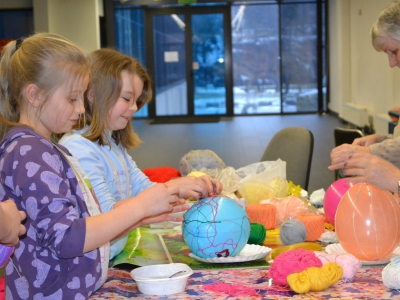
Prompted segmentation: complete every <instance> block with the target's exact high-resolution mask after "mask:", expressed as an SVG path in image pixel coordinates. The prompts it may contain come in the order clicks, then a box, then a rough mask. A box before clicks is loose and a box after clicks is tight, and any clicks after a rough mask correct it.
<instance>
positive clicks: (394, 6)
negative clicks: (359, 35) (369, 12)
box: [371, 0, 400, 51]
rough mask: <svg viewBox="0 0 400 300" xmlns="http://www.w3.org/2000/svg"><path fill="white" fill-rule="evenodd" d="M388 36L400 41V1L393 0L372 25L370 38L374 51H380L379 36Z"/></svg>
mask: <svg viewBox="0 0 400 300" xmlns="http://www.w3.org/2000/svg"><path fill="white" fill-rule="evenodd" d="M386 36H390V37H391V38H393V39H395V40H398V41H400V1H399V0H395V1H393V3H391V4H390V5H389V6H388V7H386V8H385V9H384V10H383V11H382V12H381V13H380V14H379V16H378V19H377V20H376V21H375V23H374V24H373V25H372V28H371V39H372V46H374V48H375V50H376V51H382V49H381V46H382V43H381V38H382V37H386Z"/></svg>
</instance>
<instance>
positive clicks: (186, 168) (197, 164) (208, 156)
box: [179, 150, 226, 176]
mask: <svg viewBox="0 0 400 300" xmlns="http://www.w3.org/2000/svg"><path fill="white" fill-rule="evenodd" d="M224 168H226V165H225V163H224V162H223V161H222V159H221V158H219V156H218V155H217V154H216V153H215V152H214V151H211V150H191V151H189V152H188V153H187V154H185V155H184V156H183V157H182V158H181V161H180V163H179V172H180V173H181V176H186V175H187V174H189V173H190V172H191V171H193V170H197V171H200V170H202V169H211V170H213V169H218V170H220V169H224Z"/></svg>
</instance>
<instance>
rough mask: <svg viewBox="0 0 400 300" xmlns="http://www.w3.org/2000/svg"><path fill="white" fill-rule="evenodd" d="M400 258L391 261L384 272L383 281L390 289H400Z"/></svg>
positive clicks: (396, 257)
mask: <svg viewBox="0 0 400 300" xmlns="http://www.w3.org/2000/svg"><path fill="white" fill-rule="evenodd" d="M399 271H400V256H395V257H393V258H391V259H390V263H389V264H388V265H387V266H385V267H384V268H383V270H382V281H383V284H384V285H385V286H387V287H388V288H390V289H395V290H398V289H400V272H399Z"/></svg>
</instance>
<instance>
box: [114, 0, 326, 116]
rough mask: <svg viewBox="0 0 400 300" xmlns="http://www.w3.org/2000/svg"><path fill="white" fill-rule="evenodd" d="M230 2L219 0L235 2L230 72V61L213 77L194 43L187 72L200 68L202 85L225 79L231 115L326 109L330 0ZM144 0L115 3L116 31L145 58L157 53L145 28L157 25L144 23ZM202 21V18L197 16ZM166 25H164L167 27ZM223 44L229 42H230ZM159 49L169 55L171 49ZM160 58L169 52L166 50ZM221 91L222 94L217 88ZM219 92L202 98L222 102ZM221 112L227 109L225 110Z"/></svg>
mask: <svg viewBox="0 0 400 300" xmlns="http://www.w3.org/2000/svg"><path fill="white" fill-rule="evenodd" d="M146 1H147V0H142V3H141V4H143V5H145V4H147V2H149V3H148V4H150V3H151V5H152V6H153V7H158V8H161V4H164V5H166V4H167V0H161V1H160V5H156V6H155V5H154V1H147V2H146ZM130 2H132V5H130ZM164 2H165V3H164ZM200 2H201V3H200ZM228 2H229V3H228ZM228 2H227V3H222V2H216V3H214V5H220V6H221V5H229V6H230V24H231V31H230V32H228V34H230V37H231V38H230V41H231V45H230V46H231V47H230V48H231V51H230V52H229V53H228V54H229V55H231V57H229V56H227V57H225V60H224V61H223V63H224V64H230V67H229V68H227V69H228V70H230V72H231V73H232V74H223V72H224V69H223V68H221V70H220V71H222V73H221V74H219V75H218V76H217V77H215V76H214V77H213V79H212V81H210V79H209V78H207V77H206V76H205V75H204V74H206V73H204V72H203V73H204V74H203V73H200V71H202V70H200V68H198V69H196V68H195V66H197V64H196V62H198V61H199V60H198V59H197V58H198V57H200V56H201V54H202V53H200V52H199V53H196V51H197V50H196V49H198V50H199V51H201V50H202V49H203V48H202V47H193V53H192V57H193V62H194V63H193V68H194V69H193V71H194V72H192V70H189V69H188V70H186V71H185V70H182V78H184V77H185V76H187V74H195V76H197V77H199V78H197V77H195V79H196V78H197V79H198V80H197V79H196V80H197V81H196V82H195V86H194V89H195V92H197V90H199V84H201V83H202V81H201V80H203V81H204V83H206V85H205V87H208V88H210V87H211V86H212V87H213V88H214V89H217V88H218V87H219V86H218V84H220V85H221V86H223V85H224V84H225V87H226V91H227V93H226V95H223V96H224V97H226V99H222V100H221V101H222V102H221V103H225V102H224V101H226V103H227V104H228V105H227V107H233V109H231V110H229V109H228V110H226V114H227V115H231V114H232V113H233V115H244V114H246V115H248V114H287V113H315V112H318V111H325V110H326V109H327V101H328V99H327V96H326V89H327V88H326V85H327V80H326V69H327V65H326V60H327V59H328V58H327V55H326V50H325V49H326V46H325V42H326V38H325V34H326V30H325V11H324V10H325V7H326V5H325V0H279V1H278V0H276V1H274V0H268V1H264V2H262V1H258V2H254V1H253V2H247V1H241V2H235V1H228ZM134 3H135V6H134V5H133V4H134ZM211 3H212V2H208V3H206V1H205V0H198V3H197V4H195V5H191V6H190V8H192V9H193V7H194V9H196V5H198V6H204V5H210V4H211ZM138 4H139V3H138V1H129V0H128V1H127V2H125V3H124V5H121V4H120V2H119V1H118V2H115V5H113V14H114V19H115V20H114V24H115V27H114V28H115V30H114V32H115V37H114V39H115V45H116V46H117V48H119V49H120V50H121V51H122V52H124V53H126V54H128V55H131V56H134V57H137V58H138V59H139V61H140V62H141V63H142V64H144V65H145V62H146V56H148V55H156V54H157V53H151V54H149V52H148V48H147V45H146V43H145V36H146V35H149V34H150V33H149V32H146V30H147V29H146V28H145V26H144V24H145V22H144V15H145V14H144V13H143V12H144V10H145V7H144V6H140V5H138ZM166 6H168V7H169V9H171V8H172V9H173V8H174V7H179V8H181V9H182V8H184V7H185V6H180V5H176V4H175V5H166ZM163 7H164V6H163ZM171 16H172V14H171ZM199 18H200V16H199ZM195 21H196V19H195V18H194V19H193V22H195ZM193 24H195V23H193ZM193 24H192V27H193V26H194V25H193ZM210 26H211V25H210ZM220 28H222V25H220ZM162 30H163V29H162V28H160V32H161V31H162ZM225 34H226V33H225ZM192 41H193V43H194V45H195V46H196V44H195V41H196V40H195V39H192ZM219 44H221V45H222V43H218V41H217V40H215V43H214V46H215V47H214V48H215V49H217V48H218V45H219ZM227 46H229V44H228V45H227ZM214 48H213V49H214ZM220 48H221V49H223V47H222V46H221V47H220ZM218 49H219V48H218ZM159 52H160V55H161V52H163V51H159ZM215 57H217V56H215ZM195 58H196V59H195ZM155 59H156V60H157V58H155ZM160 59H164V58H163V57H160ZM187 65H190V64H187ZM215 65H216V64H215ZM221 66H222V64H221ZM154 67H156V66H154ZM187 68H191V66H189V67H187ZM157 70H158V69H154V70H149V73H150V74H153V75H154V78H160V76H158V75H157V74H156V72H158V71H157ZM225 70H226V69H225ZM203 71H204V70H203ZM171 74H172V73H171ZM214 75H215V74H214ZM167 79H168V78H167ZM218 80H220V81H221V80H222V81H224V82H219V81H218ZM158 84H160V82H159V83H158ZM203 85H204V84H203ZM201 87H203V86H201ZM196 89H197V90H196ZM213 97H214V98H215V99H216V96H215V95H214V96H213ZM214 98H213V99H209V101H208V100H207V101H206V100H204V99H203V98H202V99H201V101H202V103H203V102H204V103H206V102H207V103H208V102H210V101H211V100H212V101H214V102H215V101H216V100H215V99H214ZM156 101H157V99H156ZM218 101H219V100H218ZM177 103H178V102H177ZM189 105H190V104H189ZM218 113H219V114H221V112H218ZM224 113H225V111H222V114H224ZM137 116H143V117H146V116H148V110H147V107H146V108H145V109H142V110H141V111H140V114H138V115H137Z"/></svg>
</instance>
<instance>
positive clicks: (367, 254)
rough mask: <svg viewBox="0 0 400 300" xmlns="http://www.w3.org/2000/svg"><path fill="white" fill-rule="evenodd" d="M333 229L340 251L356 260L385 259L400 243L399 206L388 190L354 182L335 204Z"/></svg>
mask: <svg viewBox="0 0 400 300" xmlns="http://www.w3.org/2000/svg"><path fill="white" fill-rule="evenodd" d="M335 229H336V233H337V237H338V239H339V242H340V244H341V245H342V247H343V249H344V250H346V251H347V252H348V253H351V254H353V255H354V256H355V257H357V258H358V259H359V260H364V261H383V260H387V259H389V258H390V256H391V254H392V252H393V250H394V249H395V248H396V247H397V246H398V244H399V241H400V206H399V204H398V202H397V200H396V198H395V197H394V196H393V195H392V194H391V193H390V192H389V191H385V190H381V189H379V188H377V187H375V186H373V185H371V184H367V183H357V184H356V185H354V186H353V187H351V188H350V189H349V190H348V191H347V192H346V194H344V196H343V198H342V200H341V201H340V203H339V205H338V208H337V211H336V216H335Z"/></svg>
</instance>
